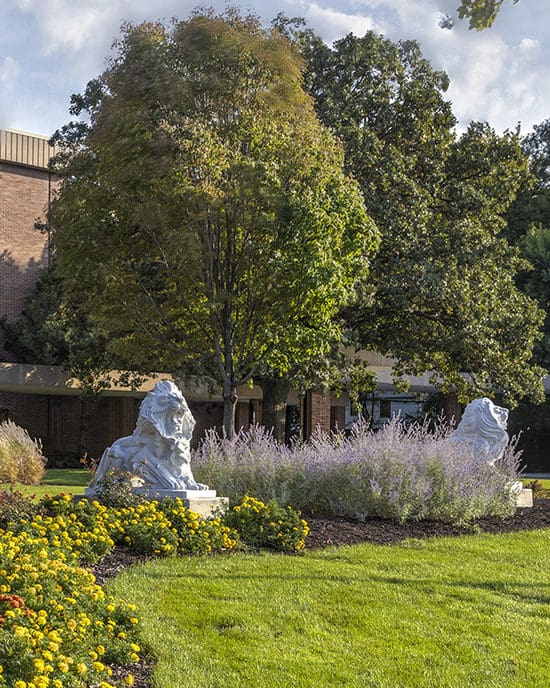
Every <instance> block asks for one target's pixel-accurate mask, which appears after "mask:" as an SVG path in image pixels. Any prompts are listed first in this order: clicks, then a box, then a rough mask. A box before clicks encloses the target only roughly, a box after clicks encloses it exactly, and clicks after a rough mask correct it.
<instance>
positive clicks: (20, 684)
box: [13, 681, 27, 688]
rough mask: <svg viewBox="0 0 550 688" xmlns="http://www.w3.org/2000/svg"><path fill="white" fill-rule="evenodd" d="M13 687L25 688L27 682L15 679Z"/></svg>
mask: <svg viewBox="0 0 550 688" xmlns="http://www.w3.org/2000/svg"><path fill="white" fill-rule="evenodd" d="M13 688H27V682H26V681H16V682H15V683H14V685H13Z"/></svg>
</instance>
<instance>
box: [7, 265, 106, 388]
mask: <svg viewBox="0 0 550 688" xmlns="http://www.w3.org/2000/svg"><path fill="white" fill-rule="evenodd" d="M0 327H2V329H3V330H4V332H5V335H6V349H7V350H8V351H11V352H12V353H13V355H14V356H15V358H16V360H17V361H18V362H20V363H33V364H40V365H54V366H63V368H65V370H67V371H68V372H69V373H70V374H71V375H74V376H75V377H77V378H78V379H79V380H80V382H81V384H82V385H83V391H84V392H88V393H93V392H96V391H98V390H99V389H101V387H102V386H103V385H104V384H105V382H106V378H105V374H106V372H107V371H108V370H110V368H111V366H112V364H113V362H112V361H109V360H108V358H107V355H106V341H105V339H104V337H102V336H101V335H100V333H99V332H98V330H97V329H96V328H95V327H94V326H93V325H92V324H91V322H90V321H89V320H88V318H87V317H86V315H85V314H84V312H83V311H82V309H80V308H79V307H78V306H76V305H75V304H74V303H70V302H68V301H67V300H65V299H64V297H63V290H62V282H61V279H60V277H59V275H58V274H57V273H56V271H55V263H54V262H53V263H51V264H50V265H49V266H48V267H47V268H45V269H44V271H43V272H42V273H41V275H40V277H39V278H38V280H37V282H36V285H35V287H34V291H33V293H32V294H31V296H29V297H28V298H27V299H26V301H25V306H24V309H23V311H22V313H21V315H20V316H19V318H18V319H17V320H16V321H15V322H14V323H13V324H11V323H7V322H3V323H0Z"/></svg>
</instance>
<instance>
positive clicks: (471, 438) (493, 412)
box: [451, 397, 510, 466]
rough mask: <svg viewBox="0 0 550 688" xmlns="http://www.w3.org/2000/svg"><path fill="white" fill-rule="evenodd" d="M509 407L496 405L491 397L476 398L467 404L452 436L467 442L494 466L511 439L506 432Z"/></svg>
mask: <svg viewBox="0 0 550 688" xmlns="http://www.w3.org/2000/svg"><path fill="white" fill-rule="evenodd" d="M507 422H508V409H506V408H503V407H501V406H495V404H493V402H492V401H491V400H490V399H487V398H486V397H483V398H482V399H475V401H472V402H471V403H469V404H468V406H466V408H465V409H464V413H463V414H462V419H461V421H460V423H459V424H458V427H457V429H456V430H455V431H454V432H453V433H452V435H451V438H452V439H453V440H454V441H456V442H466V443H467V444H469V445H470V446H471V447H472V448H473V449H474V450H475V451H476V452H479V454H481V456H483V458H485V459H486V460H487V462H488V463H489V465H491V466H493V465H494V464H495V463H496V462H497V461H498V460H499V459H500V458H501V457H502V455H503V453H504V450H505V449H506V447H507V445H508V442H509V440H510V438H509V436H508V433H507V432H506V425H507Z"/></svg>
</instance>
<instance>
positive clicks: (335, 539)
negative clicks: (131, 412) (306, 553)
mask: <svg viewBox="0 0 550 688" xmlns="http://www.w3.org/2000/svg"><path fill="white" fill-rule="evenodd" d="M304 518H305V519H306V520H307V522H308V525H309V528H310V533H309V535H308V537H307V540H306V546H307V549H322V548H324V547H330V546H333V545H355V544H358V543H360V542H372V543H375V544H378V545H391V544H394V543H397V542H401V541H402V540H405V539H407V538H429V537H443V536H456V535H467V534H468V533H476V532H477V533H479V532H483V533H512V532H517V531H521V530H538V529H539V528H549V527H550V499H537V500H535V502H534V505H533V507H530V508H522V509H517V510H516V513H515V514H514V515H513V516H510V517H508V518H494V517H488V518H480V519H478V520H477V521H475V522H474V523H473V524H472V526H470V527H468V528H458V527H456V526H452V525H448V524H446V523H438V522H436V521H418V522H407V523H402V524H400V523H394V522H392V521H387V520H384V519H380V518H372V519H368V520H367V521H354V520H351V519H347V518H339V517H335V516H316V515H309V516H308V515H307V514H304ZM148 558H149V557H145V556H143V555H138V554H134V553H132V552H130V551H129V550H127V549H124V548H117V549H116V550H115V551H113V552H112V553H111V554H109V555H108V556H106V557H104V558H103V559H102V560H101V561H100V562H98V563H97V564H95V565H94V566H93V567H92V571H93V573H94V575H95V577H96V580H97V582H98V583H100V584H103V583H104V582H105V581H106V580H108V579H109V578H111V577H112V576H115V575H117V574H118V573H120V572H121V571H123V570H124V569H125V568H127V567H128V566H131V565H133V564H136V563H139V562H142V561H145V560H146V559H148ZM152 668H153V667H152V664H151V663H148V662H146V661H142V662H140V663H139V664H137V665H132V668H131V672H132V673H133V674H134V688H150V686H151V672H152ZM124 673H125V672H124V671H123V670H121V669H119V668H117V667H113V677H112V680H115V679H116V678H118V677H119V676H123V675H124Z"/></svg>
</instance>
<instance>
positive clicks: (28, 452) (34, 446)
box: [0, 420, 46, 485]
mask: <svg viewBox="0 0 550 688" xmlns="http://www.w3.org/2000/svg"><path fill="white" fill-rule="evenodd" d="M45 465H46V459H45V458H44V455H43V454H42V445H41V444H40V441H39V440H33V439H32V438H31V437H30V435H29V433H28V432H27V431H26V430H24V429H23V428H20V427H19V426H18V425H16V424H15V423H13V422H12V421H9V420H8V421H5V422H4V423H0V482H2V483H23V484H25V485H35V484H37V483H39V482H40V480H41V479H42V477H43V476H44V467H45Z"/></svg>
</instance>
